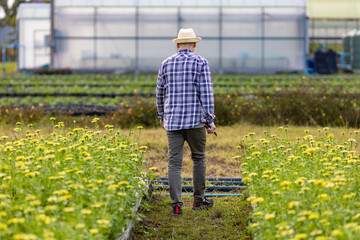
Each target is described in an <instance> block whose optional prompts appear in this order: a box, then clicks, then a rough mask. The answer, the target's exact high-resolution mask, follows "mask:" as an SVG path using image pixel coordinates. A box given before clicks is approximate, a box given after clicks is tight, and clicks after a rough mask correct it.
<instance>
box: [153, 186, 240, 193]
mask: <svg viewBox="0 0 360 240" xmlns="http://www.w3.org/2000/svg"><path fill="white" fill-rule="evenodd" d="M154 189H155V190H169V186H154ZM181 189H182V191H193V186H182V187H181ZM241 189H244V188H243V187H237V186H236V187H230V186H207V187H205V191H223V192H228V191H234V190H241Z"/></svg>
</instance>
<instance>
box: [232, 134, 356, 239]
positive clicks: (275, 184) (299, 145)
mask: <svg viewBox="0 0 360 240" xmlns="http://www.w3.org/2000/svg"><path fill="white" fill-rule="evenodd" d="M279 129H280V132H281V134H282V136H283V137H281V136H280V137H279V136H276V135H269V134H267V133H266V132H265V136H264V138H262V139H259V140H255V137H254V136H253V133H250V134H248V135H247V136H246V139H245V141H244V145H242V147H240V149H241V153H242V154H243V156H245V157H244V159H245V160H244V163H242V167H243V169H244V171H243V176H244V178H243V181H245V182H246V183H247V186H248V190H247V191H248V194H249V197H248V198H247V200H248V201H251V202H252V204H253V206H254V212H253V214H252V223H251V226H250V228H251V229H252V230H253V231H254V236H255V239H316V240H324V239H359V238H360V210H359V207H360V195H359V189H360V177H359V164H360V160H359V155H358V153H357V152H356V149H357V146H358V142H357V140H356V139H358V137H359V136H358V132H357V131H355V132H351V133H349V134H350V135H349V136H350V137H349V139H348V140H347V141H343V142H340V141H338V140H337V139H334V135H333V134H331V133H329V130H328V128H324V129H319V130H318V132H316V133H307V135H306V136H304V137H298V138H297V141H295V142H293V141H289V140H287V138H286V131H287V129H283V128H279ZM310 134H312V135H310ZM343 134H345V133H343ZM238 157H239V158H240V156H238Z"/></svg>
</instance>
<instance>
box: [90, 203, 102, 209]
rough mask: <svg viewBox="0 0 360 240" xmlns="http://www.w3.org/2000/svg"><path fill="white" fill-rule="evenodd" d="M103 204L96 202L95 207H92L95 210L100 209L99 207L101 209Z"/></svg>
mask: <svg viewBox="0 0 360 240" xmlns="http://www.w3.org/2000/svg"><path fill="white" fill-rule="evenodd" d="M102 205H103V204H102V203H101V202H96V203H94V204H93V205H91V207H93V208H99V207H101V206H102Z"/></svg>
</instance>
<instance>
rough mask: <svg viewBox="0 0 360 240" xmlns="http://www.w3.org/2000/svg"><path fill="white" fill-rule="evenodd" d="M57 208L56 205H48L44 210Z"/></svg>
mask: <svg viewBox="0 0 360 240" xmlns="http://www.w3.org/2000/svg"><path fill="white" fill-rule="evenodd" d="M56 209H57V206H56V205H48V206H46V207H45V211H54V210H56Z"/></svg>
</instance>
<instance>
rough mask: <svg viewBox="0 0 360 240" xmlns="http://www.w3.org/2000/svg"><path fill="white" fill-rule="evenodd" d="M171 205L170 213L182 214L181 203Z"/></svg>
mask: <svg viewBox="0 0 360 240" xmlns="http://www.w3.org/2000/svg"><path fill="white" fill-rule="evenodd" d="M171 205H172V207H173V210H172V212H171V215H173V216H181V215H182V210H181V204H176V203H173V204H171Z"/></svg>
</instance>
